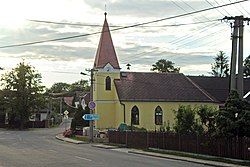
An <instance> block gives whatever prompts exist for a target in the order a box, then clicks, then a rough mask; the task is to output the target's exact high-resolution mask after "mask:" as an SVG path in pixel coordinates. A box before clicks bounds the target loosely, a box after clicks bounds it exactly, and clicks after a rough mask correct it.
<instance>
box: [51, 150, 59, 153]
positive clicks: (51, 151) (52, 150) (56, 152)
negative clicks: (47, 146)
mask: <svg viewBox="0 0 250 167" xmlns="http://www.w3.org/2000/svg"><path fill="white" fill-rule="evenodd" d="M49 151H51V152H54V153H57V151H55V150H49Z"/></svg>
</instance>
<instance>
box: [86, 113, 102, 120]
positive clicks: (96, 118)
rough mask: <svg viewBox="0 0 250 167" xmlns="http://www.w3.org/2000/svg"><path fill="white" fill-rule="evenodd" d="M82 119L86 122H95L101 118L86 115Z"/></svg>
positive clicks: (95, 115)
mask: <svg viewBox="0 0 250 167" xmlns="http://www.w3.org/2000/svg"><path fill="white" fill-rule="evenodd" d="M82 118H83V119H84V120H86V121H93V120H99V119H100V116H99V115H97V114H84V116H82Z"/></svg>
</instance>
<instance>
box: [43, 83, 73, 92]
mask: <svg viewBox="0 0 250 167" xmlns="http://www.w3.org/2000/svg"><path fill="white" fill-rule="evenodd" d="M69 90H70V84H67V83H64V82H58V83H54V84H53V85H52V86H51V88H50V89H47V92H48V93H64V92H68V91H69Z"/></svg>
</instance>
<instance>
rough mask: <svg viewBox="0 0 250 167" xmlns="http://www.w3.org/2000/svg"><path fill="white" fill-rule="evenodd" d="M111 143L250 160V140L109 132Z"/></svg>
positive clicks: (157, 133) (176, 134)
mask: <svg viewBox="0 0 250 167" xmlns="http://www.w3.org/2000/svg"><path fill="white" fill-rule="evenodd" d="M109 142H110V143H116V144H123V145H126V146H127V147H131V148H142V149H145V148H159V149H166V150H175V151H184V152H190V153H197V154H206V155H213V156H219V157H227V158H235V159H243V160H250V138H247V137H243V138H240V137H239V138H237V137H235V138H211V137H209V136H205V135H204V136H198V135H193V134H185V135H184V134H178V133H170V132H130V131H126V132H119V131H110V132H109Z"/></svg>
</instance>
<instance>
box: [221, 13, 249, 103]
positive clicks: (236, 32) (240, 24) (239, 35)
mask: <svg viewBox="0 0 250 167" xmlns="http://www.w3.org/2000/svg"><path fill="white" fill-rule="evenodd" d="M223 20H234V25H233V27H232V28H233V34H232V54H231V66H230V91H232V90H236V91H237V92H238V94H239V97H240V98H241V99H242V98H243V29H244V22H245V21H247V22H248V24H249V21H250V19H249V18H244V17H243V16H235V17H227V16H226V17H224V18H223ZM238 42H239V44H238ZM237 53H238V59H237ZM237 60H238V74H237V82H236V62H237Z"/></svg>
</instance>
